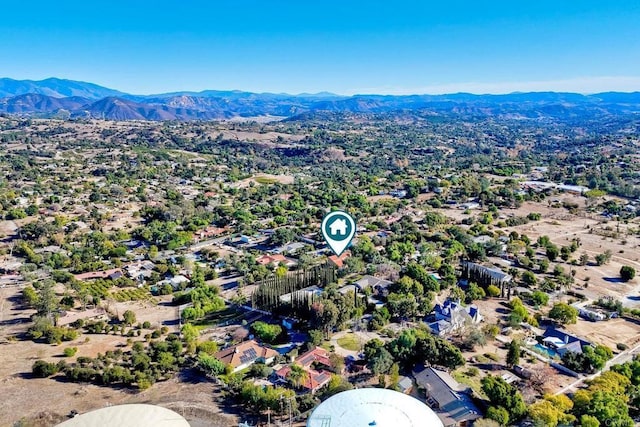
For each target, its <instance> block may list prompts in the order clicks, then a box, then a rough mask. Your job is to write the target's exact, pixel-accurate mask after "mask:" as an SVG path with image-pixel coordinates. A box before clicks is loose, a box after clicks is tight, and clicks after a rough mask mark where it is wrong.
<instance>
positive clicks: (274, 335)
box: [251, 321, 282, 344]
mask: <svg viewBox="0 0 640 427" xmlns="http://www.w3.org/2000/svg"><path fill="white" fill-rule="evenodd" d="M251 330H252V331H253V333H254V334H256V336H257V337H258V338H260V340H262V341H264V342H266V343H269V344H273V343H275V342H276V340H277V339H278V336H280V334H281V333H282V327H281V326H280V325H271V324H269V323H265V322H262V321H258V322H254V323H253V324H252V325H251Z"/></svg>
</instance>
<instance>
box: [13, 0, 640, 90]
mask: <svg viewBox="0 0 640 427" xmlns="http://www.w3.org/2000/svg"><path fill="white" fill-rule="evenodd" d="M639 23H640V2H638V1H637V0H633V1H627V0H615V1H610V2H608V1H605V0H598V1H591V0H556V1H547V0H538V1H517V0H511V1H501V0H494V1H482V0H476V1H461V0H446V1H438V2H432V1H427V0H423V1H402V0H396V1H393V2H386V1H385V2H382V1H375V0H372V1H366V2H364V1H348V0H342V1H334V0H325V1H318V2H315V1H313V2H312V1H300V0H297V1H268V0H264V1H247V0H227V1H224V2H222V1H216V0H209V1H199V0H192V1H190V0H183V1H182V2H164V1H154V2H149V1H143V0H135V1H132V0H129V1H121V0H111V1H102V0H96V1H88V0H84V1H76V0H60V1H55V2H52V1H42V0H36V1H33V2H8V4H3V6H2V19H0V75H1V76H5V77H12V78H17V79H24V78H29V79H41V78H46V77H51V76H55V77H62V78H69V79H75V80H85V81H91V82H94V83H98V84H101V85H104V86H108V87H112V88H115V89H119V90H122V91H126V92H131V93H139V94H150V93H160V92H169V91H176V90H203V89H225V90H226V89H241V90H249V91H256V92H288V93H300V92H318V91H331V92H334V93H340V94H354V93H393V94H407V93H448V92H458V91H468V92H474V93H506V92H512V91H528V90H555V91H560V90H566V91H576V92H583V93H590V92H598V91H604V90H622V91H632V90H640V24H639Z"/></svg>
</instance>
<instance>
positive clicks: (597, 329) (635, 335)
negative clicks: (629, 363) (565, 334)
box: [565, 319, 640, 352]
mask: <svg viewBox="0 0 640 427" xmlns="http://www.w3.org/2000/svg"><path fill="white" fill-rule="evenodd" d="M565 329H567V330H568V331H570V332H572V333H574V334H576V335H577V336H579V337H582V338H584V339H587V340H589V341H591V342H594V343H599V344H604V345H606V346H608V347H609V348H611V349H613V351H614V352H615V351H616V344H618V343H622V344H626V345H627V346H629V347H630V348H631V347H635V346H636V345H637V344H638V343H640V325H638V324H636V323H634V322H631V321H628V320H625V319H610V320H607V321H603V322H589V321H585V320H582V319H579V320H578V322H577V323H576V324H575V325H567V326H566V327H565Z"/></svg>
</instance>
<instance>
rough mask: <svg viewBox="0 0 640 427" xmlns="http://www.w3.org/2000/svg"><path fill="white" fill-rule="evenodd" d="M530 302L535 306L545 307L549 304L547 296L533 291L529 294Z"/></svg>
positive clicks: (544, 293)
mask: <svg viewBox="0 0 640 427" xmlns="http://www.w3.org/2000/svg"><path fill="white" fill-rule="evenodd" d="M531 301H532V302H533V303H534V304H535V305H547V303H549V294H547V293H546V292H542V291H533V292H532V293H531Z"/></svg>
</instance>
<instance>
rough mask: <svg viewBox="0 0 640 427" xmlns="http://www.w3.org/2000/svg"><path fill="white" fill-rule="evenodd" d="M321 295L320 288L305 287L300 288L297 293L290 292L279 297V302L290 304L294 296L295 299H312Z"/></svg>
mask: <svg viewBox="0 0 640 427" xmlns="http://www.w3.org/2000/svg"><path fill="white" fill-rule="evenodd" d="M320 295H322V288H320V287H318V286H307V287H306V288H302V289H300V290H298V291H295V292H291V293H288V294H284V295H281V296H280V301H282V302H291V299H292V298H293V297H294V296H295V297H296V298H312V297H314V296H317V297H319V296H320Z"/></svg>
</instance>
